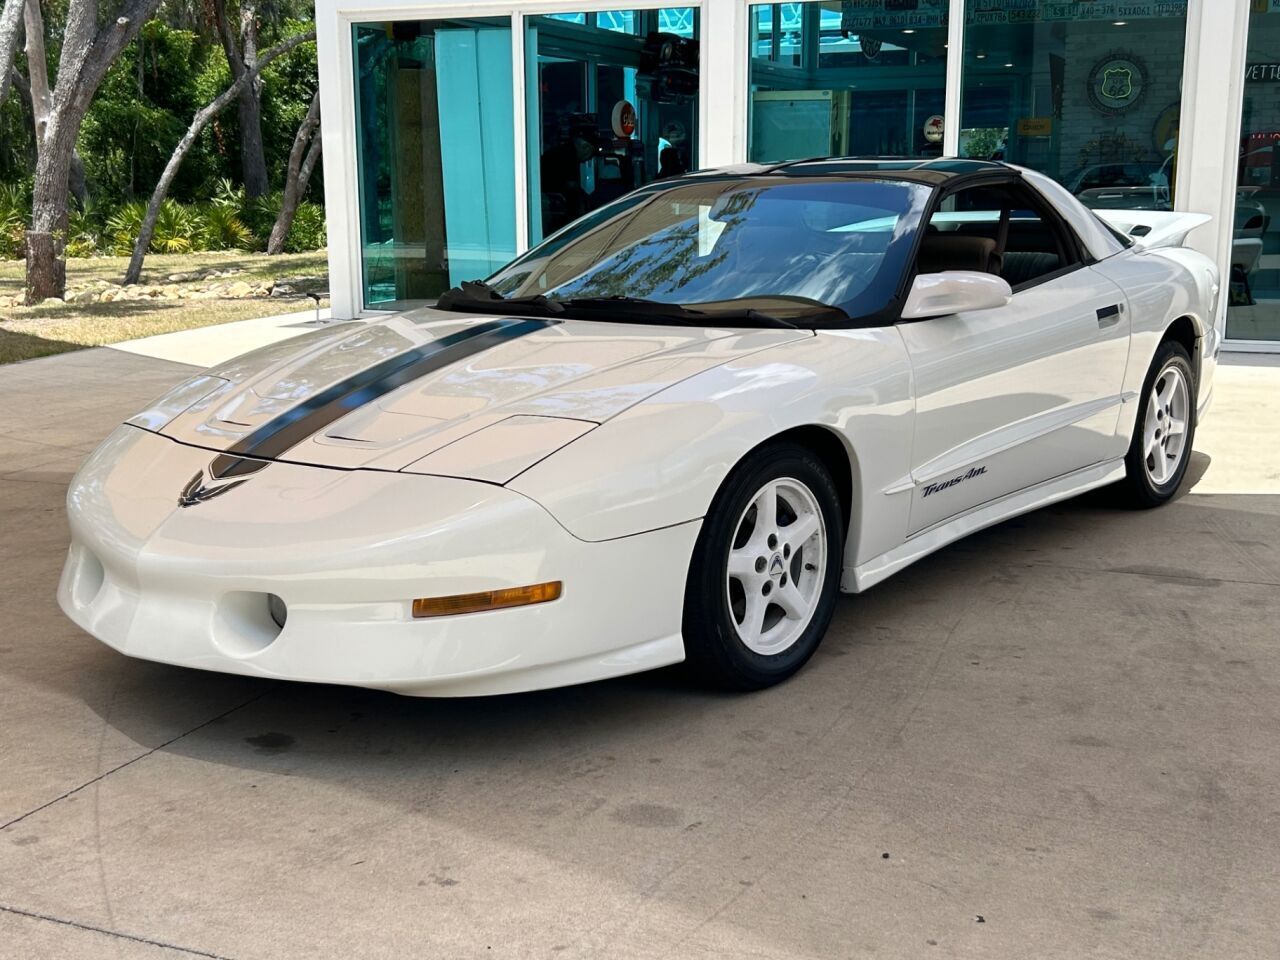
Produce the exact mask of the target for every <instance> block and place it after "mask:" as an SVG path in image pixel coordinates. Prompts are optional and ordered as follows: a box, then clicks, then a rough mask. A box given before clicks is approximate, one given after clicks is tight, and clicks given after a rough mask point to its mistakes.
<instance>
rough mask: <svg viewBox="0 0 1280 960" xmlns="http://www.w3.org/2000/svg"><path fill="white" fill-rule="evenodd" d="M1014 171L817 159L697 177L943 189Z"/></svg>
mask: <svg viewBox="0 0 1280 960" xmlns="http://www.w3.org/2000/svg"><path fill="white" fill-rule="evenodd" d="M1011 172H1013V171H1012V168H1010V167H1009V166H1007V165H1006V164H1003V163H997V162H995V161H992V160H969V159H964V158H960V157H935V158H931V159H910V158H906V157H814V158H812V159H808V160H789V161H787V162H785V163H743V164H736V165H734V166H728V167H718V168H713V169H707V170H700V171H697V173H695V174H690V176H696V175H697V174H719V175H721V176H723V175H725V174H728V175H730V176H761V175H773V176H788V177H823V176H830V177H851V176H852V177H858V176H864V177H885V176H889V177H891V178H892V179H894V180H910V181H914V182H917V183H923V184H928V185H930V186H939V185H942V184H944V183H947V182H948V181H951V180H954V179H956V178H957V177H973V176H980V175H982V174H986V173H1011Z"/></svg>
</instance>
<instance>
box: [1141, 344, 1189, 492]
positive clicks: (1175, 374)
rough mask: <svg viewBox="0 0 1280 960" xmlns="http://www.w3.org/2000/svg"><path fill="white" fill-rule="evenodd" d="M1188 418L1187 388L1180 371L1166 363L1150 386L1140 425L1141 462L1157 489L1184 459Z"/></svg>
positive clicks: (1175, 471) (1171, 363) (1173, 365)
mask: <svg viewBox="0 0 1280 960" xmlns="http://www.w3.org/2000/svg"><path fill="white" fill-rule="evenodd" d="M1190 416H1191V388H1190V386H1189V385H1188V383H1187V378H1186V376H1185V375H1184V374H1183V372H1182V368H1181V367H1179V366H1178V365H1176V364H1175V363H1173V362H1172V361H1170V362H1169V363H1168V364H1167V365H1166V366H1165V367H1164V369H1163V370H1161V371H1160V373H1159V375H1158V376H1157V377H1156V379H1155V383H1153V384H1152V386H1151V393H1150V395H1149V396H1148V397H1147V412H1146V418H1145V420H1144V422H1143V437H1142V453H1143V461H1142V462H1143V466H1144V467H1145V469H1146V472H1147V478H1148V479H1149V480H1150V481H1151V483H1152V484H1154V485H1155V486H1157V487H1163V486H1164V485H1165V484H1167V483H1168V482H1169V480H1170V479H1171V478H1172V477H1174V476H1175V475H1176V474H1177V472H1178V468H1179V467H1180V466H1181V465H1182V459H1183V457H1185V456H1186V455H1187V447H1188V445H1187V424H1188V422H1189V421H1190Z"/></svg>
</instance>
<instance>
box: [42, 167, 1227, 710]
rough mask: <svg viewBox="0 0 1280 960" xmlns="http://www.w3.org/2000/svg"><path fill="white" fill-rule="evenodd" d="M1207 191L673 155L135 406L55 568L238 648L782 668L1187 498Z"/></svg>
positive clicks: (120, 625)
mask: <svg viewBox="0 0 1280 960" xmlns="http://www.w3.org/2000/svg"><path fill="white" fill-rule="evenodd" d="M1103 217H1105V218H1106V219H1105V220H1104V219H1102V218H1103ZM1206 220H1207V217H1204V216H1201V215H1197V214H1181V213H1172V212H1167V211H1150V210H1136V211H1126V210H1108V211H1100V212H1098V213H1095V212H1094V211H1091V210H1089V209H1087V208H1086V207H1085V206H1083V205H1082V204H1081V203H1080V202H1079V201H1078V200H1077V199H1076V198H1074V197H1073V196H1072V195H1071V193H1070V192H1069V191H1068V190H1066V189H1064V188H1063V187H1062V186H1060V185H1059V184H1057V183H1055V182H1054V181H1052V180H1050V179H1049V178H1047V177H1045V176H1043V175H1041V174H1038V173H1035V172H1033V171H1030V170H1025V169H1020V168H1016V167H1012V166H1008V165H1004V164H1000V163H991V162H984V161H971V160H954V159H951V160H930V161H893V160H858V159H839V160H837V159H827V160H814V161H798V162H793V163H781V164H770V165H746V166H741V167H734V168H726V169H717V170H708V171H702V172H699V173H695V174H689V175H685V176H681V177H678V178H673V179H670V180H665V181H661V182H658V183H654V184H651V185H649V186H647V187H644V188H642V189H640V190H638V191H636V192H633V193H631V194H628V195H627V196H625V197H623V198H621V199H619V200H618V201H616V202H614V203H612V204H610V205H608V206H606V207H604V208H601V209H599V210H596V211H594V212H592V213H591V214H589V215H588V216H586V217H584V218H583V219H581V220H578V221H577V222H575V223H573V224H570V225H569V226H568V227H566V228H564V229H563V230H561V231H560V232H559V233H557V234H555V235H553V236H551V237H550V238H548V239H547V240H546V241H544V242H543V243H541V244H539V245H538V246H536V247H534V248H533V249H531V250H530V251H528V252H527V253H526V254H524V255H522V256H520V257H517V258H516V259H515V260H514V261H513V262H512V263H510V264H509V265H508V266H506V267H504V268H503V269H501V270H500V271H498V272H497V273H496V274H495V275H493V276H491V277H489V278H488V279H487V281H483V282H481V281H475V282H467V283H462V284H460V285H459V286H458V287H455V288H454V289H452V290H450V291H448V292H447V293H445V294H444V295H443V296H442V297H441V298H440V299H439V301H438V303H437V304H436V305H434V306H433V307H428V308H422V309H418V310H412V311H409V312H407V313H402V314H397V315H393V316H387V317H383V318H379V319H373V320H369V321H355V322H349V323H342V324H337V325H334V326H332V327H329V328H326V329H321V330H317V331H315V332H313V333H310V334H307V335H304V336H302V337H299V338H297V339H294V340H290V341H286V342H283V343H279V344H276V345H274V346H271V347H267V348H265V349H263V350H259V351H256V352H254V353H251V354H248V355H246V356H243V357H239V358H237V359H234V360H231V361H230V362H227V363H224V364H222V365H219V366H217V367H215V368H213V369H211V370H208V371H206V372H204V373H202V374H200V375H198V376H196V377H194V378H192V379H190V380H188V381H186V382H185V383H183V384H181V385H180V386H178V387H177V388H175V389H174V390H173V391H172V392H170V393H169V394H168V395H166V396H165V397H163V398H161V399H159V400H157V401H156V402H155V403H154V404H153V405H151V406H150V407H149V408H148V409H146V410H144V411H142V412H141V413H139V414H137V415H136V416H134V417H132V418H131V419H130V420H129V421H127V422H126V423H124V424H122V425H121V426H120V427H119V428H118V429H116V430H115V432H114V433H113V434H112V435H111V436H110V437H108V438H107V440H106V441H105V442H104V443H103V444H102V446H101V447H100V448H99V449H98V450H97V451H96V452H95V453H94V454H93V455H92V456H91V457H90V458H89V460H88V461H87V463H86V464H85V465H84V467H83V468H82V469H81V470H80V472H79V473H78V475H77V476H76V478H75V479H74V481H73V482H72V484H71V487H70V490H69V493H68V510H69V516H70V523H71V536H72V543H71V547H70V551H69V555H68V558H67V563H66V567H65V570H64V573H63V577H62V582H61V585H60V588H59V599H60V602H61V605H62V607H63V609H64V610H65V611H66V612H67V614H68V615H69V616H70V617H71V618H72V619H73V620H74V621H75V622H76V623H78V624H79V625H80V626H82V627H83V628H84V629H85V630H87V631H88V632H90V633H91V634H93V635H94V636H96V637H98V638H100V639H101V640H103V641H105V642H106V643H108V644H110V645H111V646H113V647H115V648H116V649H118V650H120V651H121V652H123V653H125V654H128V655H130V656H136V657H142V658H146V659H150V660H158V661H163V662H166V663H172V664H179V665H183V666H188V667H196V668H203V669H210V670H221V671H227V672H232V673H241V674H251V675H258V676H266V677H278V678H288V679H296V680H309V681H322V682H330V683H344V684H354V685H360V686H367V687H375V688H383V689H388V690H394V691H399V692H402V693H408V694H416V695H469V694H491V693H505V692H510V691H517V690H529V689H537V688H544V687H551V686H557V685H563V684H570V683H578V682H583V681H590V680H596V679H600V678H604V677H611V676H618V675H622V674H628V673H634V672H637V671H641V670H647V669H650V668H655V667H660V666H664V665H668V664H674V663H678V662H681V661H687V662H688V664H689V665H690V667H692V668H693V669H694V670H695V671H696V672H697V674H698V675H699V676H701V677H702V678H704V679H705V680H707V681H709V682H712V683H716V684H719V685H723V686H727V687H731V688H737V689H754V688H760V687H765V686H769V685H771V684H775V683H777V682H779V681H781V680H783V679H785V678H787V677H789V676H791V675H792V674H793V673H795V671H796V670H798V669H799V668H800V667H801V666H802V665H803V664H804V663H805V661H807V660H808V659H809V657H810V656H811V655H812V654H813V652H814V651H815V649H816V648H817V646H818V644H819V642H820V640H821V639H822V636H823V634H824V632H825V631H826V630H827V627H828V624H829V623H830V621H831V618H832V614H833V611H834V609H835V606H836V600H837V596H838V594H839V593H840V592H841V591H842V590H843V591H845V592H848V593H858V592H860V591H863V590H867V589H868V588H870V587H872V586H874V585H875V584H877V583H879V582H880V581H882V580H884V579H885V578H886V577H888V576H890V575H892V574H893V573H895V572H897V571H899V570H901V569H903V568H904V567H906V566H907V565H909V564H911V563H912V562H914V561H915V560H917V559H919V558H921V557H923V556H925V555H927V554H929V553H931V552H933V551H935V550H937V549H939V548H940V547H943V546H944V545H946V544H948V543H950V542H952V541H954V540H956V539H957V538H959V537H962V536H964V535H965V534H968V533H970V532H972V531H975V530H978V529H980V528H983V527H986V526H989V525H991V524H994V523H997V522H999V521H1001V520H1003V519H1005V518H1008V517H1012V516H1014V515H1017V514H1021V513H1025V512H1027V511H1030V510H1034V509H1036V508H1038V507H1042V506H1044V505H1046V504H1049V503H1053V502H1055V501H1058V500H1062V499H1064V498H1067V497H1071V496H1075V495H1077V494H1079V493H1081V492H1083V491H1086V490H1089V489H1091V488H1095V487H1101V486H1104V485H1108V484H1115V485H1116V486H1117V491H1118V492H1119V493H1120V494H1121V495H1123V496H1124V497H1125V498H1126V499H1127V500H1128V501H1129V502H1130V503H1132V504H1133V505H1135V506H1138V507H1152V506H1157V505H1159V504H1162V503H1165V502H1167V501H1168V500H1169V499H1170V498H1171V497H1173V496H1174V494H1175V492H1176V491H1177V489H1178V487H1179V484H1180V483H1181V481H1182V479H1183V476H1184V473H1185V471H1186V469H1187V463H1188V459H1189V454H1190V451H1191V448H1192V443H1193V440H1194V436H1195V427H1196V421H1197V416H1198V414H1199V413H1201V412H1202V411H1203V410H1204V408H1205V407H1206V405H1207V404H1208V402H1209V397H1210V393H1211V387H1212V375H1213V369H1214V362H1215V358H1216V354H1217V349H1218V341H1217V333H1216V331H1215V329H1214V316H1215V311H1216V308H1217V301H1218V298H1219V295H1220V280H1219V277H1218V272H1217V269H1216V267H1215V266H1214V264H1213V262H1212V261H1211V260H1209V259H1208V258H1206V257H1204V256H1203V255H1201V254H1200V253H1197V252H1195V251H1194V250H1192V249H1190V248H1188V247H1186V246H1184V245H1183V244H1184V240H1185V238H1186V236H1187V234H1188V232H1189V231H1191V230H1192V229H1194V228H1195V227H1196V226H1197V225H1199V224H1201V223H1203V222H1205V221H1206ZM1137 234H1140V236H1136V235H1137Z"/></svg>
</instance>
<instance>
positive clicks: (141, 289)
mask: <svg viewBox="0 0 1280 960" xmlns="http://www.w3.org/2000/svg"><path fill="white" fill-rule="evenodd" d="M240 274H243V271H241V270H235V269H230V270H198V271H193V272H190V273H171V274H169V275H168V277H166V278H165V280H166V282H164V283H149V284H129V285H128V286H120V285H119V284H116V283H112V282H111V281H110V280H91V281H87V282H85V283H81V284H77V285H76V286H74V287H69V288H68V289H67V294H66V299H65V300H57V299H49V300H45V301H44V304H43V305H44V306H57V305H59V304H62V303H71V304H75V305H77V306H85V305H88V304H93V303H119V302H122V301H135V300H136V301H164V302H173V301H177V300H248V299H254V298H263V299H267V298H271V299H288V298H294V299H297V298H300V297H302V296H304V294H301V293H299V292H298V288H297V287H296V286H295V285H294V284H306V283H314V282H317V281H320V280H321V279H322V278H320V277H289V278H288V280H289V281H290V282H289V283H283V282H278V281H274V280H261V279H257V278H251V277H241V278H240V279H235V278H236V277H237V276H238V275H240ZM21 306H23V298H22V296H21V295H16V296H0V310H11V309H13V308H16V307H21Z"/></svg>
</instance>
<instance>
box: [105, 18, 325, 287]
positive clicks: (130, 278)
mask: <svg viewBox="0 0 1280 960" xmlns="http://www.w3.org/2000/svg"><path fill="white" fill-rule="evenodd" d="M315 38H316V32H315V30H314V29H312V30H307V31H306V32H305V33H299V34H297V35H296V36H292V37H290V38H289V39H288V40H283V41H281V42H280V43H277V44H276V45H275V46H274V47H272V48H271V49H270V50H268V51H267V52H266V53H264V54H263V55H262V56H261V57H260V58H258V59H257V60H256V61H255V63H254V65H253V66H252V67H251V68H249V69H247V70H246V71H245V72H244V73H243V74H241V75H240V77H239V78H238V79H237V80H236V81H235V82H234V83H233V84H231V86H229V87H227V89H226V90H224V91H222V93H220V94H219V95H218V97H217V98H216V99H215V100H214V101H213V102H212V103H209V104H208V105H206V106H204V107H201V108H200V110H198V111H197V112H196V115H195V117H194V118H193V119H192V121H191V126H190V127H188V128H187V132H186V133H185V134H183V135H182V139H181V140H180V141H178V145H177V147H175V148H174V151H173V155H172V156H171V157H169V162H168V163H166V164H165V166H164V173H162V174H160V181H159V182H158V183H157V184H156V188H155V190H154V191H152V194H151V202H150V203H148V204H147V213H146V216H144V217H143V218H142V229H141V230H140V231H139V233H138V239H137V241H136V242H135V243H134V245H133V255H132V256H131V257H130V258H129V269H128V270H126V271H125V275H124V282H125V284H126V285H127V284H130V283H137V282H138V279H139V278H140V277H141V276H142V261H143V260H144V259H145V258H146V255H147V250H148V249H150V247H151V238H152V237H153V236H155V232H156V218H157V217H159V216H160V205H161V204H162V203H164V198H165V197H166V196H168V195H169V188H170V187H171V186H173V181H174V178H175V177H176V176H177V175H178V168H179V167H181V166H182V161H183V160H185V159H186V157H187V154H188V153H190V152H191V148H192V147H193V146H195V143H196V140H198V139H199V137H200V134H201V132H203V130H204V128H205V127H206V126H207V125H208V123H209V121H210V120H212V119H213V118H214V117H216V116H217V115H218V114H219V113H221V112H222V111H223V110H225V109H226V108H227V107H228V106H230V104H231V101H232V100H234V99H236V98H237V97H238V96H239V95H240V91H241V90H242V89H244V86H245V84H247V83H250V82H251V81H252V80H253V79H254V77H256V76H257V75H258V73H259V72H260V71H262V70H264V69H265V68H266V67H267V65H268V64H270V63H271V61H273V60H274V59H275V58H276V57H279V56H281V55H282V54H285V53H288V52H289V51H290V50H292V49H293V48H294V47H296V46H298V45H299V44H301V43H306V42H307V41H309V40H314V39H315Z"/></svg>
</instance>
